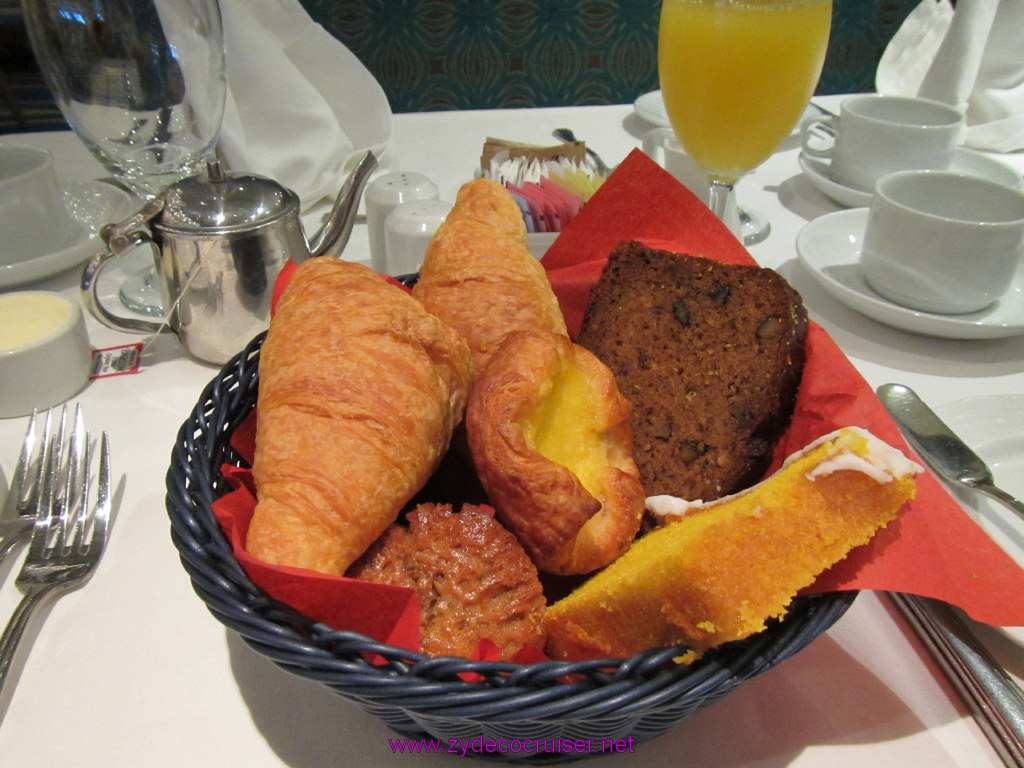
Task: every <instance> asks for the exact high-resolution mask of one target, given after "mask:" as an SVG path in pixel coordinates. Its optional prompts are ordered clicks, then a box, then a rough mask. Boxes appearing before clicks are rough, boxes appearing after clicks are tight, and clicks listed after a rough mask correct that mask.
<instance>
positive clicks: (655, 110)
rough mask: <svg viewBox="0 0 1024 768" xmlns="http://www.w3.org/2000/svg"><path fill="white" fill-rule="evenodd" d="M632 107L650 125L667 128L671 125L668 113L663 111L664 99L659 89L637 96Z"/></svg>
mask: <svg viewBox="0 0 1024 768" xmlns="http://www.w3.org/2000/svg"><path fill="white" fill-rule="evenodd" d="M633 109H634V110H635V111H636V113H637V114H638V115H640V117H642V118H643V119H644V120H646V121H647V122H648V123H651V124H652V125H656V126H658V127H660V128H668V127H669V126H670V125H671V123H669V121H668V113H667V112H666V111H665V101H664V99H662V98H661V91H651V92H650V93H645V94H644V95H643V96H640V97H638V98H637V100H636V101H634V102H633Z"/></svg>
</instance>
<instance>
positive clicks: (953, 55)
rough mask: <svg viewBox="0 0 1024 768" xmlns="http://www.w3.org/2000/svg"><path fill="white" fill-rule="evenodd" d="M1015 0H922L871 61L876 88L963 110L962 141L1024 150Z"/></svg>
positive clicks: (1021, 19) (1023, 59)
mask: <svg viewBox="0 0 1024 768" xmlns="http://www.w3.org/2000/svg"><path fill="white" fill-rule="evenodd" d="M1022 31H1024V2H1022V0H958V2H957V4H956V9H955V10H954V9H953V6H952V5H951V4H950V2H949V0H922V2H921V4H920V5H918V6H917V7H916V8H915V9H914V10H913V11H912V12H911V13H910V15H908V16H907V18H906V20H905V21H904V22H903V24H902V26H901V27H900V28H899V29H898V30H897V32H896V34H895V35H894V36H893V38H892V40H891V41H890V42H889V45H888V46H887V47H886V49H885V51H884V53H883V54H882V57H881V59H880V60H879V63H878V70H877V72H876V76H875V88H876V90H877V91H878V92H879V93H897V94H904V95H918V96H924V97H927V98H930V99H936V100H938V101H943V102H946V103H948V104H953V105H954V106H957V107H959V108H961V109H963V110H964V114H965V115H966V118H967V131H966V135H965V138H964V144H965V145H966V146H969V147H974V148H976V149H986V150H991V151H996V152H1014V151H1019V150H1024V53H1022V50H1024V49H1022V47H1021V45H1022V39H1021V32H1022Z"/></svg>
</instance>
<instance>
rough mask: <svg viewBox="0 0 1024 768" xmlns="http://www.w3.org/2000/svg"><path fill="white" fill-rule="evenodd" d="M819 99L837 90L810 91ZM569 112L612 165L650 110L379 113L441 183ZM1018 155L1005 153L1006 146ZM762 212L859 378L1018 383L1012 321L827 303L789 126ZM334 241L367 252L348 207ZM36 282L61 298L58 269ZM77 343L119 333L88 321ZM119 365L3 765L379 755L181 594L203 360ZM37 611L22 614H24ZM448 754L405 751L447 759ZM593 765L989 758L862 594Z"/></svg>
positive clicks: (960, 394)
mask: <svg viewBox="0 0 1024 768" xmlns="http://www.w3.org/2000/svg"><path fill="white" fill-rule="evenodd" d="M825 103H826V104H828V105H830V106H832V107H835V106H836V104H837V102H836V101H835V100H825ZM563 126H564V127H570V128H572V129H573V130H575V132H576V133H577V135H578V136H580V137H581V138H583V139H585V140H586V141H587V143H588V145H590V146H591V147H593V148H594V149H596V150H598V151H599V152H600V153H601V154H602V155H603V156H604V158H605V159H606V160H608V161H611V162H617V161H618V160H620V159H621V158H622V157H624V156H625V155H626V154H627V153H628V152H629V151H630V150H632V149H634V148H636V147H638V146H639V144H640V138H641V136H642V134H643V132H644V131H645V130H646V129H648V128H649V127H650V126H649V125H648V124H647V123H645V122H644V121H643V120H642V119H640V118H639V117H638V116H637V115H636V114H634V112H633V109H632V107H630V106H626V105H624V106H609V107H586V108H554V109H533V110H517V111H481V112H457V113H451V112H446V113H424V114H408V115H405V114H403V115H396V116H395V120H394V147H393V148H394V152H395V156H396V160H395V164H394V167H395V168H398V169H403V170H410V171H418V172H421V173H424V174H426V175H427V176H429V177H430V178H432V179H433V180H434V181H435V182H436V183H437V184H438V187H439V188H440V191H441V196H442V197H445V198H447V199H449V200H452V199H454V194H455V191H456V190H457V189H458V187H459V185H460V184H461V183H462V182H463V181H465V180H467V179H469V178H470V177H471V176H472V174H473V171H474V169H475V167H476V166H477V164H478V162H479V151H480V148H481V147H482V144H483V141H484V139H485V137H487V136H497V137H502V138H508V139H514V140H517V141H526V142H534V143H539V144H546V143H549V142H551V143H553V141H552V140H551V138H550V136H551V131H552V130H553V129H554V128H558V127H563ZM0 141H23V142H30V143H36V144H40V145H42V146H46V147H48V148H50V149H51V150H52V151H53V152H54V153H55V155H56V158H57V167H58V171H59V172H60V173H61V174H62V175H64V176H65V177H67V178H91V177H97V176H100V175H102V169H101V168H100V167H99V166H98V165H97V164H96V163H95V162H94V161H93V160H92V159H91V157H90V156H89V155H88V153H87V152H86V151H85V149H84V148H83V147H82V146H81V145H80V144H79V143H78V142H77V140H76V139H75V138H74V136H72V135H71V134H59V133H54V134H27V135H21V136H0ZM1010 161H1011V162H1014V163H1015V164H1016V165H1017V167H1018V168H1021V167H1024V158H1021V157H1016V158H1010ZM738 192H739V199H740V203H741V204H743V205H749V206H752V207H755V208H757V209H758V210H760V211H761V212H762V213H765V214H766V215H767V216H768V217H769V219H770V220H771V223H772V228H773V229H772V234H771V235H770V236H769V238H768V239H767V240H766V241H765V242H763V243H761V244H759V245H756V246H753V247H752V248H751V253H752V255H753V256H754V257H755V258H756V259H757V260H758V261H759V262H760V263H761V264H762V265H764V266H769V267H774V268H777V269H779V270H780V271H781V272H782V273H783V274H784V275H785V276H786V277H787V278H789V279H790V280H791V281H792V282H793V283H794V285H795V286H796V287H797V288H798V289H799V290H800V291H801V293H802V294H803V297H804V300H805V302H806V304H807V306H808V308H809V310H810V312H811V315H812V316H813V317H814V319H816V320H817V321H818V322H819V323H821V324H822V325H823V326H824V327H825V328H826V329H827V330H828V331H830V332H831V333H832V335H833V337H834V338H835V339H836V341H837V342H838V343H839V345H840V346H841V347H842V348H843V349H844V351H845V352H846V353H847V354H848V355H849V356H850V358H851V359H852V360H853V362H854V363H855V364H856V366H857V367H858V368H859V369H860V371H861V372H862V373H863V375H864V376H865V377H866V378H867V380H868V381H869V383H870V384H871V385H872V386H878V385H880V384H882V383H884V382H888V381H899V382H902V383H905V384H908V385H910V386H911V387H913V388H914V389H916V390H917V391H918V392H919V393H920V394H921V395H922V396H923V397H924V398H926V399H927V400H928V401H929V402H930V403H931V404H933V405H935V406H940V405H942V404H943V403H949V402H952V401H954V400H958V399H961V398H965V397H968V396H973V395H997V394H1006V393H1017V394H1020V393H1024V337H1016V338H1010V339H1002V340H992V341H983V342H970V341H956V340H942V339H936V338H927V337H924V336H918V335H913V334H910V333H905V332H903V331H899V330H894V329H890V328H887V327H885V326H882V325H879V324H877V323H875V322H873V321H871V320H869V319H867V318H865V317H862V316H861V315H859V314H857V313H856V312H854V311H852V310H850V309H847V308H845V307H844V306H842V305H841V304H839V303H838V302H836V301H834V300H833V299H831V298H830V297H829V295H828V294H827V293H826V292H825V291H823V290H822V289H821V288H819V287H818V286H817V285H816V284H815V283H814V282H813V281H812V280H811V278H810V277H809V276H808V275H807V274H806V273H805V272H804V271H803V270H802V268H801V267H800V266H799V265H798V264H797V261H796V251H795V247H794V241H795V238H796V235H797V232H798V231H799V230H800V228H801V227H802V226H803V225H804V224H806V223H807V221H809V220H810V219H813V218H815V217H817V216H819V215H822V214H824V213H827V212H830V211H833V210H837V206H836V205H835V204H833V203H832V202H831V201H830V200H829V199H828V198H826V197H824V196H823V195H822V194H820V193H819V192H817V191H816V189H815V188H814V187H813V186H812V185H811V184H810V183H809V182H808V181H807V180H806V179H805V178H804V177H803V176H801V174H800V172H799V168H798V165H797V149H796V144H795V141H793V140H790V141H788V142H787V143H786V144H785V145H784V146H783V148H782V149H781V150H780V151H779V152H778V153H777V154H776V155H775V156H773V157H772V158H771V159H770V160H769V161H768V162H767V163H766V164H765V165H764V166H763V167H762V168H761V169H759V170H758V171H757V172H756V173H754V174H753V175H751V176H750V177H748V178H745V179H744V180H743V181H742V182H741V183H740V185H739V187H738ZM346 256H347V257H349V258H353V259H368V257H369V248H368V244H367V235H366V229H365V225H364V224H358V225H357V226H356V229H355V232H354V234H353V237H352V241H351V243H350V245H349V248H348V250H347V251H346ZM33 287H43V288H47V289H55V290H60V291H62V292H65V293H67V294H68V295H76V291H77V272H76V271H72V272H70V273H66V274H64V275H60V276H57V277H55V278H52V279H50V280H46V281H42V282H41V283H38V284H36V285H35V286H33ZM88 328H89V335H90V339H91V342H92V345H93V346H94V347H97V348H99V347H109V346H115V345H120V344H125V343H128V342H130V341H135V340H138V337H132V336H129V335H127V334H121V333H117V332H115V331H111V330H109V329H106V328H104V327H102V326H100V325H99V324H98V323H96V322H94V321H93V320H92V319H91V318H89V326H88ZM147 362H148V363H149V364H148V365H147V366H146V367H145V369H144V370H143V371H142V372H141V373H139V374H136V375H127V376H119V377H113V378H107V379H101V380H97V381H94V382H92V383H91V384H90V385H89V386H88V388H87V389H86V390H85V391H84V392H83V393H82V394H81V396H80V398H79V400H80V401H81V402H82V403H83V405H84V408H85V413H86V418H87V422H88V424H89V425H90V426H91V427H92V428H93V429H99V428H103V429H106V430H108V431H109V433H110V436H111V443H112V449H113V459H114V466H115V469H116V472H117V473H118V474H119V476H120V485H119V488H118V491H119V505H118V515H117V519H116V521H115V524H114V526H113V533H112V537H111V540H110V545H109V551H108V553H107V555H106V557H105V559H104V561H103V562H102V563H101V565H100V567H99V569H98V571H97V573H96V574H95V576H94V578H93V579H92V581H91V582H90V583H89V584H88V585H87V586H86V587H85V588H83V589H81V590H79V591H76V592H74V593H71V594H69V595H67V596H66V597H64V598H62V599H61V600H60V601H58V602H57V603H56V604H54V606H53V608H52V610H51V611H50V612H49V615H48V617H47V619H46V622H45V623H44V624H43V625H42V627H41V629H40V630H39V631H38V633H35V634H36V635H37V636H35V637H34V645H33V647H32V650H31V652H30V653H29V654H28V655H27V657H26V655H25V654H24V653H23V654H21V656H20V658H21V659H22V660H23V662H22V663H19V669H18V670H16V672H19V673H20V679H19V682H18V686H17V688H16V689H15V690H14V691H13V692H10V691H9V692H8V694H7V696H6V697H5V699H4V700H3V701H0V712H3V711H6V714H5V717H4V719H3V721H2V723H0V767H6V766H12V767H13V766H17V768H30V767H32V766H39V767H40V768H43V767H45V768H52V766H88V767H90V768H97V767H99V766H102V767H103V768H139V767H140V766H145V767H146V768H172V767H173V768H180V767H181V766H189V767H190V768H205V767H206V766H209V767H210V768H213V767H215V766H216V767H217V768H221V767H222V766H246V767H247V768H271V767H275V768H280V766H292V767H293V768H320V767H321V766H323V767H324V768H326V767H327V766H347V765H352V766H355V765H360V766H398V765H403V764H405V763H406V762H407V761H409V759H410V758H409V757H408V756H398V755H394V754H392V751H391V749H390V747H389V743H388V739H389V737H393V736H394V734H392V732H390V731H389V730H388V729H387V728H386V727H385V726H384V725H383V724H382V723H380V722H378V721H377V720H375V719H374V718H372V717H371V716H369V715H367V714H364V713H363V712H362V711H361V710H360V709H358V707H356V706H355V705H353V704H350V703H349V702H347V701H346V700H344V699H342V698H340V697H338V696H336V695H335V694H333V693H331V692H330V691H329V690H327V689H326V688H322V687H320V686H318V685H317V684H314V683H311V682H307V681H304V680H301V679H298V678H296V677H293V676H292V675H290V674H288V673H285V672H283V671H281V670H279V669H278V668H277V667H275V666H274V665H273V664H272V663H271V662H270V661H268V660H267V659H265V658H264V657H262V656H260V655H258V654H256V653H255V652H254V651H252V650H250V649H249V648H248V646H246V645H245V644H244V643H243V642H242V641H241V640H240V639H239V638H238V637H237V636H236V635H235V634H234V633H232V632H230V631H228V630H226V629H225V628H224V627H223V626H222V625H221V624H220V623H219V622H218V621H216V620H215V619H214V618H213V617H212V616H211V615H210V614H209V613H208V612H207V610H206V608H205V606H204V605H203V603H202V602H201V601H200V600H199V599H198V598H197V597H196V595H195V594H194V593H193V591H192V588H191V585H190V583H189V580H188V578H187V576H186V574H185V572H184V570H183V569H182V567H181V565H180V563H179V562H178V556H177V552H176V551H175V549H174V547H173V545H172V543H171V541H170V537H169V526H168V520H167V515H166V512H165V511H164V475H165V473H166V471H167V467H168V459H169V453H170V449H171V446H172V444H173V442H174V437H175V434H176V432H177V430H178V428H179V426H180V425H181V423H182V421H184V419H185V418H186V416H187V414H188V412H189V411H190V409H191V408H192V406H193V405H194V404H195V402H196V400H197V398H198V395H199V393H200V391H201V389H202V388H203V387H204V386H205V384H206V383H207V382H208V381H209V380H210V379H211V378H212V377H213V376H214V375H215V373H216V370H215V369H213V368H211V367H208V366H203V365H200V364H198V363H196V362H193V361H192V360H190V359H188V358H187V357H185V356H184V355H183V354H182V352H181V351H180V349H179V348H178V346H177V344H176V342H175V341H174V340H173V338H170V337H167V338H163V339H161V340H159V341H157V342H156V343H155V344H154V345H153V348H152V354H151V355H149V357H148V360H147ZM23 430H24V420H23V419H8V420H0V467H2V468H3V470H4V472H5V473H6V474H7V475H9V474H10V472H11V470H12V468H13V464H14V459H15V456H16V454H17V447H18V445H19V444H20V440H21V436H22V433H23ZM20 560H21V558H20V557H18V558H11V559H9V560H8V562H7V564H6V565H5V566H4V567H3V568H2V572H0V577H2V578H3V583H2V585H0V617H2V620H3V621H6V617H7V616H8V615H9V614H10V612H11V611H12V610H13V608H14V606H15V604H16V602H17V600H18V598H19V597H20V595H19V593H18V591H17V589H16V588H15V587H14V584H13V581H14V575H15V574H16V573H17V569H18V568H19V567H20ZM37 626H38V625H37ZM453 759H455V758H453V757H451V756H433V757H419V758H417V763H418V764H419V765H428V766H429V765H437V766H442V765H445V766H450V765H452V764H453V763H452V760H453ZM594 764H595V765H597V764H601V765H615V766H624V767H628V766H637V767H639V766H643V768H661V767H664V768H668V767H669V766H673V767H675V766H680V765H686V766H691V767H692V768H723V767H726V766H730V767H738V766H759V767H760V768H779V767H781V766H794V768H811V767H818V766H821V767H824V766H827V767H828V768H863V766H868V765H870V766H874V767H876V768H888V767H893V768H895V767H896V766H907V765H928V766H930V768H947V767H949V766H959V767H960V768H984V767H986V766H989V767H994V766H999V765H1001V762H1000V760H999V758H998V757H997V755H996V753H995V752H994V751H993V749H992V748H991V746H990V745H989V744H988V742H987V741H986V738H985V736H984V735H983V733H982V732H981V730H980V729H979V728H978V726H977V724H976V723H975V722H974V721H973V719H972V718H971V717H970V716H969V715H968V714H967V713H966V710H965V708H964V706H963V705H962V703H961V702H960V700H959V699H958V698H957V696H956V694H955V693H954V692H953V691H952V689H951V688H950V685H949V684H948V683H947V682H946V680H945V679H944V678H943V677H942V676H941V674H940V673H939V672H938V671H937V668H936V666H935V664H934V663H933V662H932V660H931V659H930V658H929V657H928V656H927V654H926V653H925V652H924V651H923V650H922V648H921V646H920V644H919V643H918V642H917V640H916V639H915V638H914V636H913V635H912V634H911V633H910V631H909V630H908V629H907V627H906V625H905V624H904V623H903V622H902V620H901V619H900V618H899V617H898V615H897V614H896V613H895V611H894V609H893V608H892V606H891V605H890V604H889V603H888V602H887V601H886V600H885V599H884V598H881V597H879V596H876V595H874V594H863V595H861V596H860V597H859V598H858V599H857V601H856V602H855V604H854V606H853V607H852V609H851V610H850V611H849V612H848V613H847V615H846V616H844V617H843V618H842V619H841V620H840V621H839V622H838V623H837V624H836V626H835V627H833V628H832V629H831V630H830V631H829V632H828V633H827V634H826V635H825V636H823V637H821V638H819V639H818V640H817V641H815V642H814V643H813V644H812V645H811V646H810V647H809V648H808V649H806V650H805V651H803V652H801V653H800V654H799V655H798V656H796V657H795V658H793V659H792V660H790V661H788V662H786V663H784V664H783V665H781V666H780V667H779V668H777V669H775V670H773V671H771V672H770V673H767V674H765V675H763V676H761V677H759V678H757V679H755V680H754V681H752V682H750V683H748V684H746V685H744V686H743V687H742V688H741V689H740V690H739V691H738V692H736V693H734V694H732V695H731V696H729V697H727V698H726V699H724V700H722V701H720V702H718V703H716V704H714V705H713V706H711V707H709V708H707V709H704V710H702V711H700V712H698V713H697V714H695V715H693V716H692V717H690V718H688V719H686V720H685V721H684V722H683V723H681V724H680V725H678V726H677V727H676V728H674V729H673V730H671V731H670V732H669V733H667V734H666V735H664V736H662V737H660V738H658V739H655V740H654V741H651V742H649V743H644V744H641V745H639V746H637V747H636V753H635V754H622V755H618V756H614V757H603V758H599V759H598V762H596V763H594Z"/></svg>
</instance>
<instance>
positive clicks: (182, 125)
mask: <svg viewBox="0 0 1024 768" xmlns="http://www.w3.org/2000/svg"><path fill="white" fill-rule="evenodd" d="M22 7H23V9H24V14H25V26H26V28H27V30H28V33H29V39H30V41H31V43H32V49H33V51H34V52H35V55H36V59H37V60H38V63H39V67H40V69H41V70H42V73H43V76H44V77H45V79H46V82H47V85H48V86H49V87H50V90H51V91H52V92H53V96H54V99H55V100H56V102H57V105H58V107H60V110H61V112H62V113H63V115H64V118H65V119H66V120H67V122H68V125H70V126H71V128H72V130H74V132H75V133H76V134H77V135H78V137H79V138H80V139H81V140H82V142H83V143H84V144H85V146H86V147H88V148H89V150H90V151H91V152H92V154H93V156H94V157H96V159H97V160H99V161H100V163H102V164H103V166H104V167H106V168H107V170H109V171H110V173H111V174H112V175H113V176H114V178H115V179H116V180H118V181H119V182H121V183H122V184H123V185H124V186H126V187H128V188H129V189H130V190H131V191H132V192H134V193H135V194H136V195H137V196H139V197H140V198H142V199H144V200H148V199H152V198H154V197H156V196H158V195H159V194H160V193H161V192H162V191H163V190H164V189H166V188H167V187H168V186H170V185H171V184H174V183H175V182H177V181H180V180H181V179H184V178H186V177H188V176H192V175H194V174H196V173H198V172H200V171H201V170H203V169H204V168H205V166H206V161H207V160H208V159H210V158H211V157H212V156H213V151H214V145H215V144H216V141H217V137H218V135H219V133H220V126H221V121H222V118H223V115H224V100H225V94H226V91H227V85H226V75H225V63H224V34H223V30H222V26H221V15H220V5H219V4H218V0H88V1H87V2H83V0H22ZM120 298H121V301H122V303H124V304H125V305H126V306H128V307H129V308H130V309H134V310H136V311H139V312H143V313H145V314H154V315H163V309H162V307H161V306H160V303H161V300H160V289H159V286H158V284H157V281H156V280H155V279H154V276H153V266H152V265H151V264H149V265H147V266H146V268H145V269H144V270H142V273H141V274H138V275H135V276H133V277H130V278H129V279H128V280H126V281H125V283H124V284H123V285H122V286H121V289H120Z"/></svg>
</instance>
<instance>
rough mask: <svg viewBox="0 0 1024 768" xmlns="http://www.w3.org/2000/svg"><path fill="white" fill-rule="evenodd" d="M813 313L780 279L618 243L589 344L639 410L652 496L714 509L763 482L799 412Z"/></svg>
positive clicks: (636, 427)
mask: <svg viewBox="0 0 1024 768" xmlns="http://www.w3.org/2000/svg"><path fill="white" fill-rule="evenodd" d="M806 337H807V313H806V310H805V309H804V306H803V302H802V300H801V299H800V296H799V294H798V293H797V292H796V291H795V290H793V288H791V287H790V285H789V284H788V283H787V282H786V281H785V280H784V279H783V278H782V277H781V276H780V275H778V274H777V273H776V272H774V271H773V270H770V269H764V268H761V267H757V266H746V265H732V264H723V263H721V262H717V261H714V260H712V259H708V258H701V257H694V256H685V255H681V254H676V253H671V252H669V251H661V250H652V249H650V248H648V247H646V246H644V245H643V244H641V243H637V242H629V243H625V242H624V243H620V244H619V245H618V246H616V247H615V249H614V250H613V251H612V253H611V255H610V256H609V259H608V263H607V265H606V266H605V268H604V271H603V273H602V275H601V277H600V279H599V280H598V282H597V284H596V285H595V286H594V288H593V291H592V292H591V295H590V301H589V304H588V306H587V311H586V315H585V317H584V320H583V327H582V330H581V332H580V336H579V339H578V342H579V344H581V345H582V346H584V347H586V348H587V349H589V350H591V351H592V352H593V353H594V354H595V355H597V357H598V358H600V359H601V360H602V361H603V362H604V363H605V365H607V366H608V367H609V368H611V369H612V371H614V373H615V376H616V378H617V380H618V384H619V389H620V390H621V391H622V393H623V394H624V395H625V396H626V398H627V399H628V400H629V401H630V403H631V405H632V408H633V413H632V426H633V440H634V444H635V456H634V458H635V459H636V463H637V466H638V467H639V468H640V478H641V481H642V482H643V485H644V490H645V491H646V493H647V495H648V496H654V495H661V494H668V495H672V496H679V497H681V498H685V499H690V500H696V499H703V500H705V501H709V500H711V499H716V498H719V497H721V496H724V495H727V494H730V493H734V492H736V491H738V490H740V489H742V488H745V487H746V486H748V485H750V484H752V483H754V482H756V481H757V480H759V479H760V478H761V477H762V475H763V474H764V472H765V470H766V469H767V468H768V465H769V464H770V462H771V458H772V451H773V449H774V446H775V443H776V442H777V441H778V438H779V437H780V436H781V435H782V433H783V432H784V431H785V429H786V427H787V426H788V424H789V420H790V417H791V416H792V413H793V407H794V404H795V401H796V394H797V390H798V388H799V385H800V376H801V373H802V372H803V363H804V343H805V341H806Z"/></svg>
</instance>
